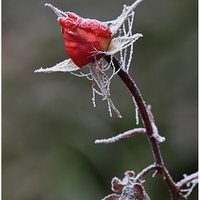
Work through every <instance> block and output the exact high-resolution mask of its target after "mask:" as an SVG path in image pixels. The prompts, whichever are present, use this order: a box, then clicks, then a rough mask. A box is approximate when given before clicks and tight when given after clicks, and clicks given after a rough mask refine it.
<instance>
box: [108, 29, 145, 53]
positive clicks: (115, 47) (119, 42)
mask: <svg viewBox="0 0 200 200" xmlns="http://www.w3.org/2000/svg"><path fill="white" fill-rule="evenodd" d="M140 37H143V35H142V34H141V33H136V34H134V35H133V36H129V37H127V36H122V37H117V38H114V39H112V41H111V43H110V45H109V48H108V51H106V52H105V54H106V55H113V54H115V53H117V52H119V51H122V50H123V49H125V48H127V47H129V46H130V45H132V44H133V43H134V42H135V41H136V40H138V39H139V38H140Z"/></svg>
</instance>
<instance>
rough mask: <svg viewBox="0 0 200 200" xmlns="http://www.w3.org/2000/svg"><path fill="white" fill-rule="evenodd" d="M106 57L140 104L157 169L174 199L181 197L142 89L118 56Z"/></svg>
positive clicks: (139, 107) (138, 104)
mask: <svg viewBox="0 0 200 200" xmlns="http://www.w3.org/2000/svg"><path fill="white" fill-rule="evenodd" d="M104 58H105V60H106V61H107V62H108V63H110V62H111V61H112V63H113V67H114V68H115V70H116V71H118V75H119V77H120V78H121V79H122V81H123V82H124V84H125V85H126V86H127V88H128V89H129V91H130V92H131V94H132V95H133V97H134V99H135V102H136V104H137V106H138V109H139V111H140V114H141V117H142V121H143V124H144V127H145V128H146V132H147V134H146V135H147V137H148V140H149V143H150V145H151V149H152V152H153V158H154V162H155V164H156V165H157V166H160V167H159V169H158V170H157V171H158V173H160V174H161V175H162V177H163V179H164V181H165V182H166V183H167V185H168V188H169V191H170V193H171V198H172V200H177V199H178V198H179V191H178V190H177V187H176V183H175V182H174V181H173V179H172V177H171V175H170V174H169V172H168V170H167V169H166V167H165V165H164V162H163V158H162V155H161V153H160V148H159V144H158V142H157V140H156V138H155V137H154V127H153V123H154V122H152V118H151V116H150V114H149V111H148V108H147V106H146V104H145V102H144V100H143V98H142V95H141V93H140V90H139V89H138V87H137V85H136V83H135V82H134V81H133V79H132V78H131V77H130V75H129V74H128V73H127V72H125V71H124V70H122V69H120V62H119V61H118V60H117V58H116V57H111V56H105V57H104Z"/></svg>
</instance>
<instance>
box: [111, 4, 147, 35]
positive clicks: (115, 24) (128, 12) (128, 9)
mask: <svg viewBox="0 0 200 200" xmlns="http://www.w3.org/2000/svg"><path fill="white" fill-rule="evenodd" d="M142 1H143V0H137V1H135V2H134V3H133V4H132V5H131V6H126V5H124V9H123V11H122V13H121V15H120V16H119V17H118V18H117V19H115V20H112V21H109V22H107V23H108V24H110V29H111V32H112V36H113V35H115V34H116V33H117V31H118V30H119V28H120V27H121V26H122V24H123V23H124V22H125V21H126V20H127V19H128V18H129V17H130V16H132V15H134V9H135V8H136V7H137V6H138V5H139V4H140V3H141V2H142Z"/></svg>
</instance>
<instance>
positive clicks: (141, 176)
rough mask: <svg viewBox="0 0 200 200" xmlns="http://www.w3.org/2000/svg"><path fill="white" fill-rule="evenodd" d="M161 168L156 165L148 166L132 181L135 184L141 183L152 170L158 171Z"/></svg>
mask: <svg viewBox="0 0 200 200" xmlns="http://www.w3.org/2000/svg"><path fill="white" fill-rule="evenodd" d="M160 168H161V166H160V165H157V164H152V165H149V166H148V167H146V168H145V169H143V170H142V171H141V172H140V173H139V174H138V175H137V176H136V177H135V179H134V181H135V182H138V181H141V180H142V178H143V177H144V176H145V175H146V174H147V173H148V172H149V171H151V170H152V169H160Z"/></svg>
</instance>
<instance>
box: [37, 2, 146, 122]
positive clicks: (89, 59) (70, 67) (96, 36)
mask: <svg viewBox="0 0 200 200" xmlns="http://www.w3.org/2000/svg"><path fill="white" fill-rule="evenodd" d="M141 1H142V0H137V1H136V2H135V3H133V4H132V5H131V6H126V5H124V8H123V10H122V13H121V15H120V16H119V17H117V19H115V20H112V21H107V22H100V21H98V20H96V19H84V18H82V17H80V16H78V15H76V14H74V13H72V12H63V11H61V10H59V9H58V8H56V7H54V6H53V5H51V4H49V3H46V4H45V6H48V7H50V8H51V9H52V10H53V11H54V12H55V14H56V15H57V16H58V18H57V20H58V23H59V24H60V25H61V31H62V35H63V38H64V45H65V50H66V53H67V54H68V56H69V58H68V59H66V60H64V61H62V62H60V63H58V64H56V65H55V66H53V67H50V68H45V69H43V68H40V69H37V70H35V72H44V73H52V72H70V73H71V74H73V75H76V76H78V77H86V78H87V79H88V80H90V81H92V94H93V97H92V101H93V105H94V107H96V102H95V95H96V94H97V95H100V96H102V100H107V103H108V110H109V113H110V116H112V110H113V111H114V112H115V113H116V115H117V116H118V117H119V118H121V117H122V116H121V114H120V112H119V110H118V109H117V108H116V107H115V105H114V104H113V102H112V100H111V93H110V84H111V80H112V78H113V77H114V76H115V75H116V74H117V73H118V71H119V70H123V71H125V72H126V73H128V72H129V67H130V64H131V59H132V54H133V44H134V42H135V41H136V40H138V39H139V38H140V37H142V34H140V33H136V34H133V31H132V27H133V20H134V9H135V8H136V7H137V5H138V4H139V3H140V2H141ZM125 22H126V23H125ZM116 34H117V35H118V36H116V37H114V35H116ZM114 54H118V55H117V57H118V59H119V61H120V64H121V66H120V69H119V70H117V71H116V70H115V68H113V67H112V66H113V59H114V58H115V56H114ZM106 57H107V58H110V59H106ZM83 66H87V67H86V69H87V68H88V69H89V73H83V72H82V71H81V69H82V67H83ZM77 70H80V71H79V74H76V73H74V71H77Z"/></svg>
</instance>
